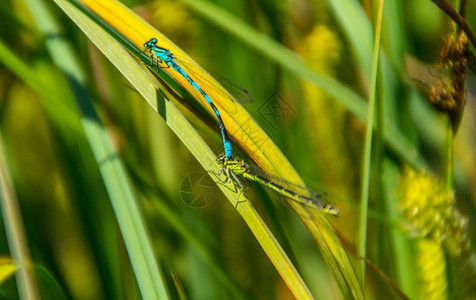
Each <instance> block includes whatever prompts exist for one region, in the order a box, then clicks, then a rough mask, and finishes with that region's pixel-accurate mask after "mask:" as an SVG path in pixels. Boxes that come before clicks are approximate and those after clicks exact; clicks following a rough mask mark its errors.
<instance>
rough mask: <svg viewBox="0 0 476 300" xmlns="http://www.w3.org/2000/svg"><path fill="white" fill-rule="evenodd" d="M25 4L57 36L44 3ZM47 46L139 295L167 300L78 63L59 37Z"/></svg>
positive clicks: (42, 26) (122, 173) (46, 32)
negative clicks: (68, 92)
mask: <svg viewBox="0 0 476 300" xmlns="http://www.w3.org/2000/svg"><path fill="white" fill-rule="evenodd" d="M25 2H26V4H27V6H28V7H29V9H30V12H31V13H32V16H33V18H34V19H35V21H36V22H37V24H38V25H39V27H40V30H41V31H42V33H43V34H44V35H45V36H50V35H53V36H58V35H59V29H58V28H59V27H58V26H57V24H56V22H55V20H54V19H53V17H52V16H51V15H50V14H49V12H48V10H47V9H46V7H45V6H44V3H43V2H42V1H36V0H28V1H25ZM64 4H67V3H64ZM47 43H48V44H47V45H48V50H49V51H50V55H51V56H52V59H53V61H54V62H55V63H56V65H57V66H58V67H59V68H60V69H61V70H62V71H63V73H64V74H65V76H66V77H67V78H68V80H69V84H70V87H71V88H72V90H73V92H74V96H75V98H76V100H77V103H78V106H79V107H80V108H81V113H82V117H81V122H82V125H83V129H84V131H85V133H86V136H87V138H88V140H89V143H90V145H91V149H92V151H93V154H94V156H95V158H96V161H97V162H98V166H99V169H100V172H101V175H102V178H103V180H104V183H105V186H106V189H107V191H108V193H109V196H110V199H111V202H112V205H113V207H114V210H115V213H116V217H117V220H118V224H119V227H120V228H121V233H122V235H123V238H124V241H125V244H126V247H127V249H128V252H129V257H130V259H131V262H132V266H133V268H134V272H135V274H136V278H137V281H138V284H139V287H140V289H141V293H142V296H143V297H144V298H146V299H159V298H160V299H166V298H167V297H168V296H167V293H166V289H165V285H164V282H163V280H162V278H161V274H160V272H159V269H158V265H157V262H156V260H155V257H154V255H153V251H152V245H151V243H150V241H149V238H148V235H147V232H146V230H145V226H144V221H143V219H142V216H141V213H140V209H139V207H138V204H137V201H136V199H135V197H134V194H133V191H132V188H131V186H130V184H129V181H128V179H127V176H126V174H125V170H124V168H123V166H122V164H121V162H120V161H119V160H118V155H117V153H115V150H114V148H113V146H112V143H111V141H110V140H109V137H108V135H107V133H106V131H105V129H104V127H103V126H102V124H101V122H100V120H99V118H98V117H97V114H96V112H95V110H94V107H93V106H92V102H91V99H90V98H89V96H88V93H87V91H86V89H85V75H84V74H83V73H82V71H81V69H80V67H79V64H78V63H77V60H76V58H75V54H74V51H73V49H72V47H70V46H69V45H68V44H67V43H66V42H65V41H64V40H62V39H59V38H56V39H47Z"/></svg>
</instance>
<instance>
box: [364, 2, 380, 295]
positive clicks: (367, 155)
mask: <svg viewBox="0 0 476 300" xmlns="http://www.w3.org/2000/svg"><path fill="white" fill-rule="evenodd" d="M382 14H383V0H380V1H379V6H378V10H377V22H376V24H375V39H374V51H373V57H372V76H371V78H370V80H371V81H370V95H369V111H368V115H367V131H366V136H365V149H364V164H363V174H362V194H361V199H360V228H359V248H358V256H359V257H361V258H365V255H366V250H367V247H366V242H367V214H368V203H369V185H370V160H371V156H372V155H371V153H372V132H373V126H374V111H375V102H376V95H377V73H378V61H379V52H380V34H381V29H382ZM377 126H378V123H377ZM360 280H361V286H362V287H363V286H364V283H365V262H364V260H361V263H360Z"/></svg>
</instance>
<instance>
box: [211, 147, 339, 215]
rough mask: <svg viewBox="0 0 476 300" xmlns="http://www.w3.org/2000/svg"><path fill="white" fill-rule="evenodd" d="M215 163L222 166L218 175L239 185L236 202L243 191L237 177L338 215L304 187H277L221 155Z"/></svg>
mask: <svg viewBox="0 0 476 300" xmlns="http://www.w3.org/2000/svg"><path fill="white" fill-rule="evenodd" d="M217 163H218V164H219V165H221V166H222V169H221V171H220V173H219V174H218V175H221V174H222V173H223V172H225V174H226V176H227V178H228V179H227V181H228V182H230V181H232V179H234V180H235V182H236V183H237V184H238V185H239V187H240V194H239V196H238V200H239V197H240V196H241V192H242V191H243V184H242V183H241V181H240V180H239V179H238V176H237V175H239V176H241V177H243V178H244V179H246V180H249V181H254V182H257V183H259V184H262V185H263V186H265V187H268V188H270V189H271V190H273V191H275V192H277V193H278V194H280V195H282V196H284V197H286V198H289V199H291V200H293V201H295V202H297V203H300V204H303V205H305V206H307V207H311V208H314V209H318V210H320V211H322V212H324V213H327V214H331V215H334V216H337V215H338V214H339V209H338V208H337V207H335V206H332V205H330V204H327V203H324V202H323V198H324V194H318V193H316V192H313V191H311V190H309V189H307V188H305V187H301V186H296V185H295V184H291V183H289V184H286V186H287V187H284V186H282V185H279V184H277V183H276V182H275V181H273V179H272V176H265V175H264V174H263V175H262V174H260V173H261V172H263V171H261V172H258V171H256V170H253V168H252V167H251V166H250V165H248V164H247V163H245V162H244V161H243V160H241V159H237V158H232V159H227V158H226V156H225V155H224V154H223V155H220V156H218V158H217ZM304 192H305V193H306V194H308V196H307V195H304ZM238 203H239V201H238V202H237V204H238Z"/></svg>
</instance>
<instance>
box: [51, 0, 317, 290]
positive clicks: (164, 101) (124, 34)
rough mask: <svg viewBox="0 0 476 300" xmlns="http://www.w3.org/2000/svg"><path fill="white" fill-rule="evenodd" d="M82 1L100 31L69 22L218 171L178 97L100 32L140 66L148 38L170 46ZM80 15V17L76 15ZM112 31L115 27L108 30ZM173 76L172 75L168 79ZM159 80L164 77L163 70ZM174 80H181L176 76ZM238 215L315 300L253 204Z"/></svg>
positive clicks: (111, 7) (83, 21)
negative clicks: (180, 108) (175, 102)
mask: <svg viewBox="0 0 476 300" xmlns="http://www.w3.org/2000/svg"><path fill="white" fill-rule="evenodd" d="M58 2H61V4H62V7H65V5H64V3H63V1H59V0H58ZM84 3H85V4H87V7H88V8H89V9H91V11H88V12H87V13H88V15H89V16H91V17H92V18H93V19H94V20H96V21H97V23H99V24H101V25H102V26H104V27H100V26H98V25H97V24H96V23H95V22H94V21H92V20H91V19H88V18H85V17H84V15H83V14H82V13H81V14H80V13H79V11H78V10H74V13H71V14H70V16H71V17H72V18H73V20H74V21H75V22H76V23H77V24H78V25H79V26H80V27H81V28H82V29H83V30H84V31H85V33H86V34H87V35H88V37H89V38H90V39H91V40H92V41H93V42H94V43H95V44H96V46H97V47H98V48H99V49H100V50H101V51H102V52H103V53H105V55H106V56H107V57H108V58H109V59H110V60H111V61H112V62H113V64H114V65H115V66H116V67H117V68H118V69H119V70H120V71H121V72H122V73H123V74H124V75H125V76H126V78H127V79H128V80H129V81H130V82H131V83H132V85H133V86H134V87H135V88H136V89H137V90H138V91H139V92H140V93H141V94H142V96H143V97H144V98H145V99H146V101H147V102H148V103H149V104H150V105H151V106H152V107H153V108H154V109H155V110H156V111H157V112H158V113H159V114H160V115H161V116H162V117H163V118H164V119H165V121H166V122H167V124H168V125H169V127H170V128H171V129H172V130H173V131H174V132H175V133H176V135H177V136H178V137H179V138H180V139H181V140H182V142H183V143H184V144H185V145H186V146H187V148H188V149H189V150H190V151H191V153H192V154H193V155H194V156H195V157H196V158H197V160H198V161H199V162H200V163H201V164H202V166H203V167H204V168H205V169H206V170H213V171H214V172H219V168H218V166H217V165H216V163H215V155H214V154H213V152H212V151H211V150H210V148H209V147H208V146H207V145H206V144H205V143H204V141H203V140H202V139H201V138H200V136H199V135H198V134H197V133H196V132H195V130H194V129H193V128H192V127H191V125H190V124H189V123H188V122H187V121H186V119H185V118H184V117H183V115H182V114H181V113H180V112H179V111H178V110H177V109H176V108H175V106H174V105H173V104H172V102H171V101H170V100H171V99H176V97H177V95H175V94H171V93H169V92H168V91H167V89H165V88H163V87H162V86H161V85H160V84H159V82H158V81H157V79H155V77H154V76H152V75H151V73H150V72H149V71H148V69H147V68H145V66H143V65H139V64H137V62H136V61H135V60H134V59H133V58H132V57H130V55H129V54H128V53H127V52H126V50H125V49H123V48H122V47H120V46H119V44H118V42H117V41H116V40H114V39H113V38H111V36H109V35H108V34H106V33H105V31H104V28H106V27H109V28H107V30H108V32H109V33H112V34H113V36H114V38H115V39H117V40H119V41H121V42H122V43H123V45H125V46H126V47H128V50H130V51H131V52H132V53H133V54H135V55H137V56H138V57H139V58H140V59H141V60H143V61H144V62H147V60H148V57H147V56H146V55H144V53H143V52H142V50H141V47H142V45H143V44H144V42H146V41H148V40H150V38H151V37H156V38H157V39H159V40H162V41H163V43H164V45H167V49H171V48H173V47H174V45H173V44H172V43H171V42H170V41H168V40H166V39H165V37H163V36H161V35H160V33H159V32H157V31H156V30H154V29H153V28H151V27H150V26H149V25H148V24H147V23H145V22H144V21H143V20H141V19H139V18H138V17H137V16H135V15H134V14H133V13H132V12H130V11H129V10H128V9H127V8H125V7H124V6H123V5H121V4H120V3H118V2H116V1H110V0H107V1H84ZM69 9H71V11H73V7H72V6H70V7H68V10H69ZM75 9H76V8H75ZM81 11H84V10H81ZM95 13H97V14H99V15H100V16H98V15H96V14H95ZM79 15H80V16H81V17H79ZM106 20H107V21H106ZM114 26H117V27H114ZM111 27H112V28H116V29H115V30H111ZM114 31H116V33H117V34H115V33H114ZM119 31H120V34H119ZM171 51H173V52H174V53H182V52H181V50H179V49H178V48H177V49H171ZM172 75H173V74H170V76H172ZM161 76H164V74H163V72H162V73H161ZM172 77H173V76H172ZM164 80H165V79H164ZM176 80H177V81H180V78H176ZM192 92H193V90H192ZM176 100H178V99H176ZM205 106H206V105H204V107H205ZM220 111H221V110H220ZM223 115H225V114H223ZM219 187H220V189H221V190H222V191H223V193H224V194H225V195H226V196H227V198H228V199H229V200H230V202H232V203H233V204H234V199H235V197H236V192H232V191H233V190H234V187H233V186H232V185H231V184H229V185H219ZM237 211H238V212H239V213H240V215H241V216H242V217H243V219H244V220H245V222H246V223H247V224H248V227H249V228H250V229H251V230H252V232H253V234H254V235H255V237H256V239H257V240H258V242H259V243H260V244H261V247H262V248H263V250H264V251H265V252H266V254H267V255H268V257H269V258H270V260H271V262H272V263H273V264H274V266H275V267H276V269H277V270H278V272H279V273H280V275H281V277H282V278H283V280H284V281H285V282H286V284H287V285H288V287H289V288H290V290H291V291H292V292H293V294H294V295H295V296H296V297H297V298H299V299H312V298H313V297H312V295H311V293H310V291H309V289H308V288H307V286H306V285H305V283H304V282H303V280H302V278H301V276H300V275H299V273H297V271H296V269H295V268H294V266H293V265H292V263H291V261H290V260H289V258H288V257H287V255H286V253H285V252H284V251H283V249H282V247H281V246H280V245H279V243H278V242H277V240H276V239H275V238H274V236H273V234H272V233H271V231H270V230H269V228H268V227H267V226H266V224H265V223H264V222H263V220H262V219H261V217H260V216H259V215H258V214H257V212H256V211H255V210H254V208H253V206H252V205H251V203H250V202H249V201H246V202H245V203H242V204H240V205H239V206H238V207H237Z"/></svg>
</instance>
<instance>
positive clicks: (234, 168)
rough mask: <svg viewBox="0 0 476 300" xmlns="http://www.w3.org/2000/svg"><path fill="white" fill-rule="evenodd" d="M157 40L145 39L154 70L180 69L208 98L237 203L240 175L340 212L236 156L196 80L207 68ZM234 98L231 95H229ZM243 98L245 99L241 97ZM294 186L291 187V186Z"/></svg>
mask: <svg viewBox="0 0 476 300" xmlns="http://www.w3.org/2000/svg"><path fill="white" fill-rule="evenodd" d="M157 43H158V40H157V39H156V38H152V39H150V40H149V41H147V42H146V43H144V52H145V53H146V54H147V55H148V56H149V58H150V67H151V68H152V69H153V70H154V69H155V70H158V68H172V69H173V70H174V71H176V72H177V73H179V74H180V75H181V76H182V77H184V78H185V79H186V80H187V82H188V83H189V84H190V85H191V86H192V87H193V88H195V89H196V90H197V91H198V92H199V93H200V94H201V95H202V97H203V98H204V99H205V100H206V101H207V103H208V104H209V105H210V107H211V108H212V110H213V112H214V114H215V116H216V119H217V121H218V125H219V127H220V131H221V135H222V139H223V145H224V149H225V154H223V155H220V156H219V157H218V158H217V163H218V164H220V165H221V166H222V170H221V171H220V174H221V173H223V172H224V173H225V174H226V176H227V181H228V182H230V181H234V183H235V185H238V186H239V189H240V193H239V195H238V199H237V204H238V203H239V198H240V196H241V193H242V191H243V184H242V183H241V181H240V180H239V179H238V177H237V175H238V176H241V177H242V178H244V179H245V180H249V181H254V182H257V183H260V184H262V185H264V186H265V187H268V188H270V189H272V190H274V191H275V192H277V193H279V194H281V195H283V196H284V197H287V198H289V199H291V200H293V201H295V202H297V203H300V204H303V205H305V206H307V207H311V208H315V209H318V210H320V211H322V212H325V213H328V214H332V215H338V214H339V210H338V209H337V208H336V207H334V206H332V205H329V204H326V203H324V202H323V199H322V198H323V195H322V194H317V193H314V192H306V194H307V195H304V194H303V192H301V191H304V190H306V191H309V190H308V189H306V188H304V187H299V188H292V186H294V187H296V186H295V185H288V184H287V185H286V186H288V187H284V186H283V185H280V184H277V183H276V182H275V181H273V180H272V179H269V178H271V177H266V176H263V175H260V174H259V173H258V172H256V171H254V170H253V169H252V168H251V167H250V166H249V165H248V164H246V163H245V162H244V161H242V160H241V159H236V158H233V149H232V147H231V143H230V140H229V138H228V132H227V130H226V127H225V124H224V123H223V120H222V118H221V115H220V112H219V110H218V109H217V107H216V105H215V104H214V103H213V101H212V99H211V98H210V96H209V95H208V94H207V93H206V92H205V90H204V89H203V88H202V87H201V86H200V85H198V84H197V82H196V81H197V80H194V79H193V78H199V77H200V78H201V77H202V76H204V77H205V78H207V77H209V76H210V75H209V74H208V72H206V71H205V70H203V69H201V68H200V67H199V66H198V65H197V64H195V63H193V62H191V61H189V60H187V59H185V58H181V57H179V56H176V55H174V54H173V53H172V52H171V51H170V50H168V49H165V48H163V47H159V46H157ZM202 82H208V83H210V85H209V86H206V87H205V88H206V89H207V90H209V91H213V92H215V91H217V92H219V93H221V89H222V88H220V87H217V86H216V84H215V83H213V82H212V81H203V80H202ZM247 94H248V96H249V97H250V98H251V95H249V93H248V91H246V90H244V92H243V95H245V97H244V98H245V99H246V98H247V97H248V96H247ZM230 100H231V101H233V99H232V98H230ZM242 102H244V101H242ZM290 186H291V187H290Z"/></svg>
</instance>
